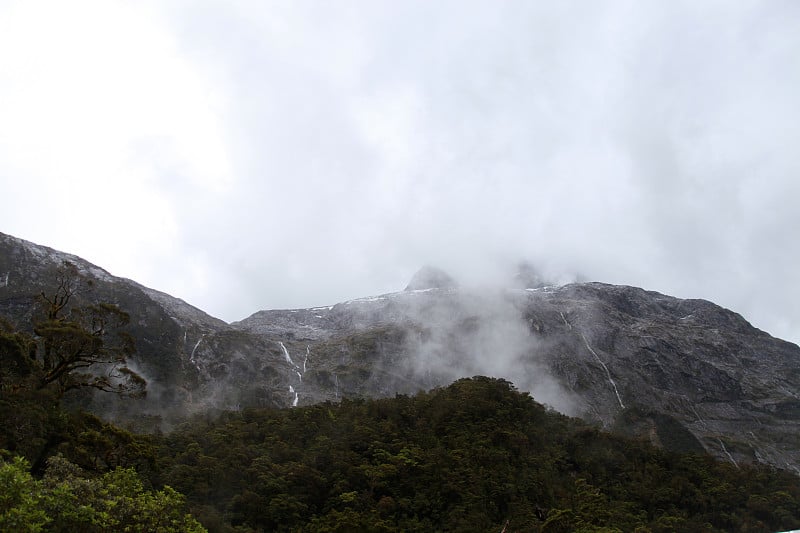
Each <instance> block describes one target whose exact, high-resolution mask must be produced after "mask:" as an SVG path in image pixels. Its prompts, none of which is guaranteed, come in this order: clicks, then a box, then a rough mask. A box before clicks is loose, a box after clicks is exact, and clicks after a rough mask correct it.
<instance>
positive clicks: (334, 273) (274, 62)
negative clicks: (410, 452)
mask: <svg viewBox="0 0 800 533" xmlns="http://www.w3.org/2000/svg"><path fill="white" fill-rule="evenodd" d="M798 141H800V2H797V1H794V0H786V1H780V0H772V1H764V2H755V1H747V0H737V1H736V2H731V1H729V0H720V1H701V2H697V1H694V0H692V1H686V2H682V1H674V0H670V1H658V2H656V1H639V0H636V1H605V2H595V1H588V0H587V1H582V2H571V1H563V0H559V1H554V0H549V1H546V2H535V1H530V0H526V1H520V2H514V1H505V2H503V1H497V0H488V1H485V2H475V1H465V0H458V1H438V0H437V1H430V0H424V1H423V0H421V1H410V0H402V1H399V0H394V1H390V2H379V1H375V0H363V1H336V2H329V1H318V2H311V1H302V0H292V1H286V2H264V1H252V2H247V1H239V2H231V1H224V2H223V1H220V2H213V1H207V2H196V1H193V2H188V1H186V2H181V1H173V2H166V1H160V0H159V1H152V2H147V1H131V2H112V1H108V0H98V1H96V2H91V1H84V0H72V1H69V2H64V1H61V0H56V1H52V2H38V1H35V0H24V1H19V2H16V1H9V0H0V195H1V196H0V198H2V209H0V231H3V232H6V233H10V234H12V235H15V236H18V237H22V238H25V239H29V240H32V241H34V242H37V243H39V244H44V245H48V246H52V247H55V248H58V249H61V250H64V251H68V252H72V253H76V254H78V255H80V256H82V257H84V258H86V259H88V260H90V261H92V262H94V263H96V264H98V265H100V266H102V267H104V268H106V269H107V270H109V271H111V273H113V274H115V275H119V276H125V277H129V278H133V279H135V280H137V281H139V282H141V283H143V284H145V285H148V286H151V287H154V288H156V289H160V290H163V291H166V292H169V293H170V294H172V295H174V296H178V297H180V298H183V299H185V300H187V301H188V302H190V303H192V304H194V305H196V306H198V307H201V308H203V309H204V310H206V311H208V312H209V313H211V314H213V315H215V316H218V317H220V318H223V319H225V320H229V321H230V320H238V319H241V318H244V317H245V316H247V315H249V314H251V313H252V312H255V311H256V310H259V309H265V308H283V307H305V306H314V305H327V304H332V303H335V302H337V301H342V300H346V299H350V298H355V297H360V296H366V295H371V294H378V293H383V292H389V291H393V290H399V289H402V288H403V286H404V285H405V284H406V282H407V281H408V279H409V278H410V276H411V275H412V274H413V273H414V271H415V270H416V269H417V268H418V267H420V266H422V265H423V264H433V265H438V266H441V267H442V268H444V269H446V270H448V271H450V272H451V273H452V274H453V275H454V276H456V277H458V278H461V279H462V280H464V281H466V282H467V283H496V282H497V280H498V279H500V278H501V277H502V275H506V274H509V273H510V269H511V267H512V266H513V265H514V264H515V263H516V262H517V261H519V260H522V259H527V260H530V261H534V262H536V263H538V264H540V265H542V266H543V268H545V269H546V270H548V271H549V272H552V273H559V272H580V273H582V274H584V275H585V276H587V277H588V278H590V279H595V280H600V281H607V282H612V283H624V284H631V285H637V286H643V287H645V288H648V289H653V290H658V291H661V292H665V293H668V294H672V295H675V296H680V297H698V298H707V299H711V300H713V301H715V302H717V303H719V304H721V305H724V306H726V307H729V308H731V309H733V310H735V311H737V312H740V313H742V314H743V315H744V316H745V317H746V318H747V319H749V320H750V321H751V322H753V323H754V324H755V325H756V326H758V327H761V328H762V329H766V330H767V331H769V332H770V333H773V334H774V335H776V336H780V337H784V338H787V339H790V340H793V341H800V305H798V303H797V302H798V300H800V265H799V264H798V262H799V260H800V238H798V230H800V208H799V207H798V201H799V200H800V144H799V142H798ZM509 275H510V274H509Z"/></svg>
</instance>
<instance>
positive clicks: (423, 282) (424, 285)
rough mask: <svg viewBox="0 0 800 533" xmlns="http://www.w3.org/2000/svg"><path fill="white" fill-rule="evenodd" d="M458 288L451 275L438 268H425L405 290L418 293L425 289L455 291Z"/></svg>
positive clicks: (414, 276)
mask: <svg viewBox="0 0 800 533" xmlns="http://www.w3.org/2000/svg"><path fill="white" fill-rule="evenodd" d="M457 286H458V284H457V283H456V282H455V280H454V279H453V278H452V277H450V275H449V274H448V273H447V272H445V271H444V270H441V269H439V268H436V267H432V266H424V267H422V268H420V269H419V270H417V272H416V274H414V275H413V276H412V277H411V281H409V282H408V286H406V288H405V290H407V291H418V290H424V289H454V288H456V287H457Z"/></svg>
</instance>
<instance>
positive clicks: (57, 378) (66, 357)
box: [34, 261, 146, 396]
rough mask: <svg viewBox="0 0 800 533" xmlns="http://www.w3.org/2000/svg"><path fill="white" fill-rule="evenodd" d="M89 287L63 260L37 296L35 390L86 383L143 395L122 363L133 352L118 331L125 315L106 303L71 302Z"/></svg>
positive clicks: (129, 340)
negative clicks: (49, 286)
mask: <svg viewBox="0 0 800 533" xmlns="http://www.w3.org/2000/svg"><path fill="white" fill-rule="evenodd" d="M92 285H93V284H92V281H91V280H89V279H86V278H85V277H84V276H83V275H81V273H80V272H79V271H78V268H77V267H76V266H75V265H74V264H73V263H70V262H68V261H65V262H64V263H63V264H62V265H61V266H60V267H59V268H58V270H57V274H56V289H55V291H54V292H53V293H51V294H48V293H46V292H42V293H41V294H40V295H39V298H38V300H39V304H40V308H41V309H40V312H41V314H40V316H41V318H39V319H38V320H35V322H34V333H35V336H36V337H35V338H36V341H37V350H36V351H35V354H34V358H35V360H36V361H37V362H38V363H39V365H40V366H41V370H42V375H41V380H40V383H39V388H45V387H48V386H50V385H55V386H56V387H57V389H58V391H59V393H60V395H63V394H64V393H66V392H67V391H69V390H71V389H76V388H80V387H91V388H95V389H99V390H102V391H107V392H115V393H122V394H127V395H131V396H143V395H144V394H145V387H146V382H145V380H144V379H143V378H142V377H141V376H140V375H139V374H137V373H136V372H135V371H133V370H131V369H130V368H129V367H128V366H127V365H126V362H127V358H128V357H129V356H130V355H132V354H133V353H134V352H135V346H134V342H133V338H132V337H131V336H130V335H129V334H128V333H126V332H125V330H124V327H125V326H126V325H127V324H128V322H129V321H130V317H129V316H128V314H127V313H125V312H124V311H122V310H121V309H120V308H119V307H117V306H116V305H113V304H109V303H99V304H90V305H83V306H78V305H74V304H75V303H76V299H77V297H78V296H79V294H81V293H82V292H83V291H85V290H88V289H91V288H92Z"/></svg>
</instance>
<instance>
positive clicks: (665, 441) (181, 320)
mask: <svg viewBox="0 0 800 533" xmlns="http://www.w3.org/2000/svg"><path fill="white" fill-rule="evenodd" d="M63 260H69V261H72V262H74V263H75V264H76V265H78V266H79V268H80V269H81V270H82V271H83V272H84V274H85V275H86V276H88V277H91V278H92V279H94V280H95V289H94V291H93V294H91V295H85V297H86V298H89V299H92V300H95V301H107V302H111V303H116V304H118V305H120V306H121V307H122V308H123V309H125V310H126V311H128V312H129V313H130V314H131V316H132V326H131V333H132V334H133V335H134V336H135V338H136V340H137V348H138V354H137V359H136V365H137V368H139V369H141V370H142V373H143V374H144V375H145V376H146V377H147V378H148V381H149V389H150V393H149V395H148V398H147V399H145V400H141V401H140V400H119V399H117V398H109V397H108V396H109V395H96V396H95V397H94V398H93V399H92V400H91V406H92V408H93V409H94V410H95V411H97V412H98V413H101V414H105V415H109V414H110V413H114V414H116V415H117V416H120V417H122V418H125V419H129V420H135V419H136V417H140V416H142V415H157V416H158V417H160V419H161V420H162V421H165V422H169V421H177V420H180V419H181V418H182V417H183V416H186V414H188V413H192V412H197V411H199V410H205V409H210V408H214V409H237V408H240V407H244V406H273V407H291V406H293V405H305V404H309V403H314V402H319V401H325V400H332V401H336V400H337V399H340V398H342V397H353V396H387V395H394V394H397V393H413V392H416V391H418V390H424V389H429V388H432V387H435V386H439V385H445V384H447V383H449V382H451V381H453V380H454V379H457V378H459V377H465V376H472V375H476V374H483V375H490V376H496V377H503V378H506V379H509V380H510V381H513V382H514V383H515V384H516V385H517V387H518V388H520V389H521V390H526V391H529V392H530V393H531V394H532V396H533V397H534V398H536V399H537V400H539V401H542V402H544V403H547V404H549V405H551V406H553V407H554V408H556V409H558V410H560V411H562V412H565V413H567V414H570V415H575V416H581V417H583V418H585V419H588V420H591V421H594V422H596V423H597V424H599V425H601V426H603V427H605V428H608V429H613V430H616V431H620V432H623V433H628V434H632V435H639V436H643V437H645V438H649V439H650V440H652V441H653V442H655V443H656V444H659V445H662V446H665V447H667V448H670V449H677V450H701V449H704V450H706V451H708V452H710V453H712V454H714V455H717V456H718V457H720V458H723V459H725V460H729V461H731V462H735V463H739V462H748V461H760V462H765V463H769V464H772V465H775V466H778V467H781V468H787V469H793V470H795V471H798V472H800V470H798V468H799V467H800V395H798V391H797V384H798V383H800V348H798V347H797V346H796V345H794V344H791V343H788V342H784V341H782V340H779V339H776V338H773V337H771V336H770V335H768V334H767V333H765V332H763V331H760V330H758V329H756V328H754V327H752V326H751V325H750V324H749V323H748V322H747V321H746V320H745V319H744V318H742V317H741V316H739V315H738V314H736V313H734V312H732V311H729V310H726V309H723V308H721V307H719V306H717V305H714V304H712V303H710V302H707V301H704V300H681V299H678V298H673V297H670V296H665V295H663V294H658V293H655V292H648V291H644V290H642V289H638V288H633V287H625V286H614V285H606V284H602V283H573V284H568V285H564V286H538V287H533V288H527V289H508V290H505V291H495V292H487V291H482V292H475V291H469V290H465V289H458V288H456V286H455V283H454V282H453V280H452V279H451V278H450V277H449V276H447V275H446V274H444V275H443V276H442V275H441V274H443V273H441V272H440V271H435V270H431V269H424V270H427V271H428V272H427V273H424V275H422V274H421V275H419V276H415V279H414V280H412V282H411V283H410V284H409V287H407V289H406V290H405V291H402V292H398V293H391V294H385V295H380V296H374V297H369V298H361V299H357V300H352V301H349V302H344V303H339V304H336V305H332V306H329V307H317V308H312V309H294V310H272V311H259V312H257V313H255V314H254V315H252V316H250V317H249V318H247V319H245V320H242V321H241V322H237V323H233V324H226V323H224V322H222V321H220V320H217V319H214V318H212V317H210V316H208V315H206V314H205V313H203V312H202V311H200V310H198V309H196V308H194V307H192V306H190V305H188V304H186V303H185V302H183V301H181V300H178V299H176V298H172V297H171V296H168V295H166V294H163V293H159V292H157V291H153V290H151V289H147V288H145V287H142V286H140V285H138V284H136V283H134V282H132V281H130V280H125V279H121V278H115V277H113V276H111V275H110V274H108V273H107V272H105V271H104V270H102V269H100V268H98V267H96V266H94V265H91V264H89V263H87V262H85V261H83V260H81V259H80V258H77V257H75V256H70V255H67V254H62V253H60V252H56V251H54V250H50V249H48V248H44V247H40V246H36V245H34V244H32V243H28V242H26V241H22V240H19V239H15V238H13V237H10V236H6V235H2V234H0V315H3V316H5V317H6V318H8V319H10V320H12V321H14V322H16V323H17V324H19V325H20V326H24V325H25V324H26V323H27V322H29V320H30V313H31V305H32V304H31V303H32V297H33V296H32V295H34V294H37V293H38V292H40V291H41V290H46V288H47V284H48V281H49V280H50V279H51V277H52V272H53V270H54V269H55V268H56V266H57V264H58V263H60V262H61V261H63ZM418 278H419V279H418ZM6 280H7V281H6ZM112 409H113V412H112V411H111V410H112Z"/></svg>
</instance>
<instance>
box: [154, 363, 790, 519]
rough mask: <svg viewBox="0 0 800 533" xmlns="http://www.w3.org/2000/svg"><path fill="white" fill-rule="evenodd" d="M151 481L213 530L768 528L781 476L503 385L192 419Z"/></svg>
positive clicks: (481, 382)
mask: <svg viewBox="0 0 800 533" xmlns="http://www.w3.org/2000/svg"><path fill="white" fill-rule="evenodd" d="M160 454H161V476H163V479H165V480H169V483H170V484H171V485H173V486H174V487H175V488H176V489H177V490H179V491H181V492H183V493H184V494H186V495H187V497H188V499H189V501H190V504H191V506H192V508H193V511H194V513H195V514H196V516H198V517H200V518H201V521H202V522H203V523H204V525H206V527H208V528H209V529H210V530H212V531H215V530H217V531H225V530H231V528H232V526H238V528H239V530H245V531H300V530H302V531H387V532H388V531H500V530H501V529H503V528H504V527H505V528H506V531H509V532H510V531H548V532H554V531H635V530H638V531H775V530H780V529H791V528H794V527H798V526H800V520H798V518H800V484H798V479H797V478H796V477H795V476H793V475H790V474H788V473H785V472H780V471H775V470H772V469H769V468H765V467H760V466H743V467H741V469H738V468H737V467H735V466H734V465H731V464H726V463H720V462H717V461H715V460H713V459H712V458H710V457H707V456H701V455H677V454H672V453H667V452H664V451H661V450H658V449H655V448H653V447H651V446H650V445H649V444H647V443H644V442H642V441H636V440H631V439H626V438H623V437H617V436H613V435H610V434H607V433H603V432H600V431H598V430H596V429H594V428H591V427H588V426H586V425H584V424H582V423H581V422H579V421H576V420H574V419H569V418H567V417H564V416H561V415H559V414H557V413H554V412H551V411H547V410H546V409H545V408H544V407H543V406H542V405H540V404H538V403H536V402H535V401H533V400H532V399H531V398H530V397H529V396H528V395H527V394H522V393H519V392H517V391H515V390H514V389H513V387H512V386H511V384H510V383H508V382H506V381H503V380H496V379H489V378H473V379H467V380H460V381H458V382H456V383H455V384H453V385H451V386H449V387H446V388H443V389H439V390H435V391H432V392H429V393H421V394H419V395H417V396H414V397H406V396H399V397H396V398H393V399H383V400H345V401H343V402H342V403H341V404H339V405H332V404H320V405H315V406H310V407H304V408H299V409H292V410H245V411H242V412H237V413H227V414H225V415H223V416H222V417H221V418H218V419H214V420H212V419H195V420H193V421H192V422H190V423H187V424H186V425H185V426H183V427H182V428H180V429H179V430H177V431H175V432H174V433H172V434H170V435H169V436H167V437H165V438H164V439H163V444H162V447H161V452H160Z"/></svg>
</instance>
